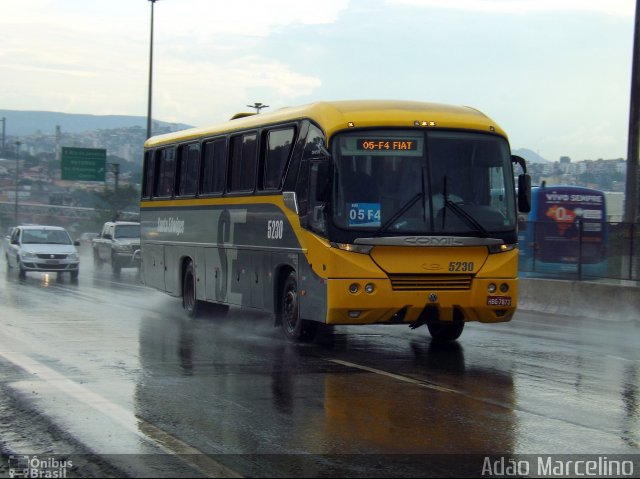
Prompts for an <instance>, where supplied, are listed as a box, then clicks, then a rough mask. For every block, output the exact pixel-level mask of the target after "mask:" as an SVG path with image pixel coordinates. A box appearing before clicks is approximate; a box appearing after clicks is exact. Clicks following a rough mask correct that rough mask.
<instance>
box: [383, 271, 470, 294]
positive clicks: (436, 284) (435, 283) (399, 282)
mask: <svg viewBox="0 0 640 479" xmlns="http://www.w3.org/2000/svg"><path fill="white" fill-rule="evenodd" d="M389 279H390V280H391V287H392V288H393V290H394V291H465V290H468V289H471V280H472V276H471V275H469V274H390V275H389Z"/></svg>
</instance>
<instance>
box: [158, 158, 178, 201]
mask: <svg viewBox="0 0 640 479" xmlns="http://www.w3.org/2000/svg"><path fill="white" fill-rule="evenodd" d="M175 153H176V151H175V149H174V148H167V149H164V150H160V151H159V152H158V156H157V157H156V173H155V174H156V181H155V191H154V196H171V195H172V194H173V188H174V179H175V167H176V159H175V158H176V154H175Z"/></svg>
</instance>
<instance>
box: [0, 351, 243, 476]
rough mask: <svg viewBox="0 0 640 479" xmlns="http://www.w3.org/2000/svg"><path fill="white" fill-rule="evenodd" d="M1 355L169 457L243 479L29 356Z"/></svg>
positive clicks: (206, 472) (215, 473) (209, 472)
mask: <svg viewBox="0 0 640 479" xmlns="http://www.w3.org/2000/svg"><path fill="white" fill-rule="evenodd" d="M0 356H2V357H4V358H5V359H6V360H8V361H9V362H11V363H13V364H14V365H16V366H18V367H19V368H20V369H22V370H24V371H26V372H27V373H29V374H32V375H35V376H37V377H38V378H39V379H41V380H42V381H44V382H45V383H46V384H48V385H50V386H53V387H55V388H57V389H59V390H60V391H62V392H63V393H64V394H66V395H68V396H70V397H72V398H73V399H75V400H76V401H78V402H81V403H83V404H86V405H87V406H89V407H91V408H92V409H94V410H95V411H97V412H100V413H102V414H104V415H106V416H108V417H109V418H110V419H112V420H113V421H115V422H117V423H118V424H120V425H121V426H122V427H124V428H125V429H126V430H128V431H129V432H131V433H133V434H135V435H136V436H138V437H140V438H141V439H143V440H145V441H148V442H150V443H151V444H152V445H155V446H157V447H158V448H160V449H162V450H163V451H165V452H167V453H169V454H172V455H174V456H177V457H179V458H180V459H181V460H182V461H183V462H185V463H186V464H187V465H188V466H190V467H192V468H193V469H195V470H197V471H199V472H201V473H202V474H204V475H206V476H207V477H216V478H217V477H243V476H242V475H240V474H239V473H238V472H236V471H234V470H232V469H229V468H228V467H226V466H225V465H223V464H221V463H219V462H218V461H216V460H214V459H212V458H210V457H209V456H208V455H206V454H204V453H203V452H202V451H200V450H198V449H196V448H194V447H192V446H189V445H188V444H186V443H185V442H183V441H181V440H180V439H178V438H176V437H174V436H172V435H171V434H169V433H167V432H165V431H163V430H162V429H159V428H157V427H156V426H154V425H152V424H150V423H148V422H146V421H144V420H142V419H140V418H138V417H136V416H135V415H134V414H132V413H131V412H130V411H129V410H127V409H125V408H123V407H122V406H119V405H117V404H115V403H112V402H111V401H109V400H108V399H106V398H104V397H103V396H100V395H99V394H97V393H95V392H93V391H91V390H90V389H89V388H87V387H85V386H82V385H81V384H78V383H76V382H75V381H72V380H70V379H68V378H67V377H65V376H64V375H62V374H60V373H58V372H57V371H55V370H53V369H51V368H49V367H48V366H45V365H44V364H42V363H40V362H38V361H36V360H35V359H33V358H30V357H29V356H26V355H24V354H22V353H18V352H12V351H0Z"/></svg>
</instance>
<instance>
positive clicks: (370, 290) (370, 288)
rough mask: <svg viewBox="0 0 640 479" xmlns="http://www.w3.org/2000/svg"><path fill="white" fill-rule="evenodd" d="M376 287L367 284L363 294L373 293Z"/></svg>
mask: <svg viewBox="0 0 640 479" xmlns="http://www.w3.org/2000/svg"><path fill="white" fill-rule="evenodd" d="M375 289H376V287H375V286H374V284H373V283H367V284H365V285H364V291H365V293H369V294H371V293H373V292H374V291H375Z"/></svg>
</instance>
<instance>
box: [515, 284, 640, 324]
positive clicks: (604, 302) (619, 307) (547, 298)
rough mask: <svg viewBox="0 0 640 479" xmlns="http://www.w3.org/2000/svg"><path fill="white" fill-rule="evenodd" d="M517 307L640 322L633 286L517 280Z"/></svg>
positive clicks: (639, 300) (639, 293)
mask: <svg viewBox="0 0 640 479" xmlns="http://www.w3.org/2000/svg"><path fill="white" fill-rule="evenodd" d="M519 290H520V292H519V293H520V294H519V300H518V307H519V308H521V309H523V310H532V311H541V312H547V313H553V314H562V315H570V316H585V317H589V318H595V319H613V320H634V321H640V287H638V286H637V285H634V286H631V285H625V284H609V283H606V284H605V283H596V282H589V281H564V280H555V279H542V278H520V282H519Z"/></svg>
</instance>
